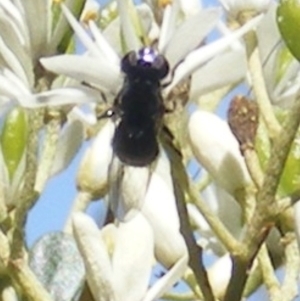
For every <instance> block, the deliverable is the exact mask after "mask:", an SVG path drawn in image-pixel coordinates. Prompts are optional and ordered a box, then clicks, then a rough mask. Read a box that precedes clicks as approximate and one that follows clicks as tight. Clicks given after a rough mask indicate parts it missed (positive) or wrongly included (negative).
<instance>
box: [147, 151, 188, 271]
mask: <svg viewBox="0 0 300 301" xmlns="http://www.w3.org/2000/svg"><path fill="white" fill-rule="evenodd" d="M158 160H159V161H160V160H162V161H164V162H162V163H158V165H159V164H162V165H161V166H163V164H165V165H166V167H167V168H166V172H165V173H164V175H163V176H162V175H161V172H156V170H154V172H153V173H152V175H151V179H150V183H149V187H148V190H147V194H146V198H145V202H144V204H143V207H142V212H143V214H144V215H145V217H146V218H147V220H148V221H149V223H150V224H151V226H152V229H153V231H154V239H155V255H156V258H157V260H158V261H159V262H160V263H162V264H163V265H164V266H165V267H170V266H172V265H173V264H174V263H175V262H176V261H177V260H179V258H181V257H183V256H184V254H185V253H186V252H187V250H186V246H185V243H184V241H183V238H182V236H181V234H180V232H179V216H178V212H177V207H176V202H175V196H174V192H173V186H172V187H170V186H169V185H170V183H172V179H171V174H170V172H168V171H169V170H170V166H169V162H168V159H167V158H166V157H163V156H160V157H159V159H158ZM166 216H167V217H168V218H167V219H166Z"/></svg>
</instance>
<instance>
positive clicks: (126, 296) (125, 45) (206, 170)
mask: <svg viewBox="0 0 300 301" xmlns="http://www.w3.org/2000/svg"><path fill="white" fill-rule="evenodd" d="M277 9H278V3H276V2H274V3H273V2H272V1H270V0H268V1H258V0H256V1H254V0H247V1H246V0H244V1H233V0H231V1H226V0H220V6H219V7H214V8H204V5H201V3H200V1H196V0H188V1H181V0H173V1H150V0H148V1H146V0H145V1H142V3H141V4H138V5H136V4H134V2H133V1H131V0H126V1H124V0H115V1H110V3H109V4H107V5H106V6H105V7H102V6H101V5H100V4H99V3H98V2H97V1H93V0H87V1H85V0H66V1H50V0H38V1H34V0H27V1H23V2H22V1H11V0H2V1H0V24H1V26H0V112H1V116H2V118H3V125H2V129H1V137H0V160H1V164H0V166H1V167H0V182H1V184H0V244H1V246H3V250H0V263H1V264H0V266H1V273H2V270H3V274H4V275H6V277H7V275H9V277H11V278H12V279H13V281H12V282H9V290H7V291H8V292H9V294H13V295H14V296H16V291H17V290H15V288H14V284H12V283H16V287H18V288H20V289H21V290H22V294H23V295H25V296H26V298H27V299H30V300H49V301H50V300H51V298H57V296H59V292H60V291H63V292H64V294H62V295H64V296H67V295H68V298H66V299H65V297H61V300H74V299H76V298H78V294H80V295H81V294H85V292H86V290H87V289H86V287H87V286H88V287H89V290H90V292H91V295H92V297H91V298H93V299H94V300H97V301H98V300H99V301H104V300H105V301H108V300H110V301H120V300H122V301H126V300H128V301H140V300H143V301H152V300H157V299H159V298H161V297H163V298H170V299H174V298H179V299H182V300H184V299H186V298H189V299H194V300H196V299H197V300H198V299H199V300H213V299H214V298H218V299H223V298H224V299H225V300H239V299H240V298H241V294H242V293H243V291H244V294H250V293H251V292H252V291H254V290H255V289H256V287H252V288H251V289H249V290H248V291H245V290H244V286H245V283H246V280H247V278H248V276H249V275H251V276H252V271H253V275H254V276H253V277H255V275H256V274H255V273H254V272H257V271H258V272H261V274H262V279H263V281H264V282H265V283H266V286H267V287H268V288H270V287H271V285H270V282H272V281H273V282H272V283H273V284H274V282H275V288H276V289H278V290H279V288H280V285H279V284H278V283H277V282H276V281H275V280H274V277H275V276H274V272H273V269H274V268H276V267H278V266H280V265H282V264H283V263H284V262H286V269H287V270H288V271H289V272H290V271H291V272H290V273H288V272H287V273H286V275H287V276H286V278H287V279H286V280H285V281H284V283H283V285H282V291H288V289H289V288H291V287H292V285H293V284H295V279H294V278H293V276H291V275H294V274H295V273H296V272H297V271H296V270H295V269H296V267H295V266H299V265H296V264H295V262H296V261H297V260H299V255H297V256H294V257H293V258H296V259H295V261H293V262H292V259H290V256H289V254H295V253H296V252H297V251H298V249H297V248H296V247H295V242H296V240H295V237H294V236H295V234H294V232H293V231H294V229H293V226H291V224H292V221H293V218H292V216H293V214H291V212H288V211H289V210H290V207H291V205H292V204H293V202H294V201H296V200H294V199H298V196H299V192H298V191H299V189H298V185H299V173H300V170H298V167H297V168H296V167H295V166H296V165H297V166H300V165H299V164H298V163H300V162H298V161H299V157H300V156H299V154H298V153H299V147H298V140H299V139H294V138H295V136H296V135H297V133H296V132H297V125H299V122H300V120H299V122H298V121H297V122H298V123H297V122H296V114H295V112H297V101H298V98H299V97H298V90H299V76H298V73H299V65H298V62H297V60H296V59H295V58H294V57H293V56H292V54H291V53H290V52H289V50H288V48H287V47H286V46H285V44H284V43H283V41H282V38H281V35H280V33H279V30H278V29H277V23H276V17H275V14H276V10H277ZM249 12H250V13H249ZM241 16H242V17H241ZM225 19H226V21H224V20H225ZM232 28H234V29H232ZM143 47H151V48H155V49H156V51H157V53H159V54H161V55H163V57H164V58H165V59H166V60H167V62H168V65H169V66H168V67H169V69H170V70H169V73H168V75H167V76H166V78H164V79H163V80H162V81H161V82H159V89H158V90H155V91H158V94H159V95H157V97H160V96H161V98H162V102H163V104H162V106H163V107H164V112H163V114H162V115H163V118H162V120H161V123H162V124H160V125H159V130H158V135H157V137H156V138H155V139H157V141H159V154H158V155H157V157H156V159H155V160H154V162H152V163H151V164H150V165H146V166H132V165H131V164H125V163H124V162H122V160H121V159H120V158H118V156H117V155H116V154H115V148H114V144H113V141H114V137H115V136H114V135H115V131H116V128H117V127H118V125H119V124H120V120H122V118H124V116H123V115H122V112H121V113H119V112H118V110H116V108H115V106H116V105H115V104H116V99H117V101H120V100H119V99H120V97H122V95H120V91H121V89H122V88H124V87H126V84H127V83H128V78H127V75H126V74H124V72H123V71H124V66H121V60H122V58H123V57H124V56H125V55H126V54H127V53H128V52H129V51H138V50H139V49H141V48H143ZM134 63H135V64H139V62H136V61H134ZM144 63H145V62H144ZM149 64H151V62H150V63H149ZM149 78H150V77H149ZM147 84H148V85H149V84H151V81H150V80H149V81H148V82H147ZM156 84H158V83H156ZM137 86H138V85H137ZM236 88H237V90H235V89H236ZM249 90H250V93H251V98H253V100H248V99H247V98H246V97H240V98H238V99H242V100H241V101H239V102H232V104H231V107H230V108H229V115H228V118H229V120H228V122H227V121H225V120H222V119H221V118H220V117H219V116H218V115H217V114H216V113H215V112H214V110H215V109H216V108H217V106H218V105H219V104H220V105H221V107H222V108H223V109H222V110H223V111H225V109H224V102H223V100H224V97H225V96H227V95H230V97H231V96H232V95H234V94H237V93H239V94H241V93H243V94H246V93H248V92H249ZM236 91H238V92H236ZM140 94H141V93H140ZM160 94H161V95H160ZM143 97H145V98H147V95H143ZM249 98H250V97H249ZM121 101H122V100H121ZM249 103H251V105H252V106H255V108H256V109H255V110H253V112H256V113H257V114H256V115H255V113H253V112H252V111H251V112H250V109H249V108H250V106H249ZM275 106H276V108H275ZM291 107H292V108H293V109H292V110H290V111H292V113H293V112H294V115H292V113H290V111H289V108H291ZM118 109H119V108H118ZM226 109H227V108H226ZM298 109H299V108H298ZM119 110H120V111H122V110H121V109H119ZM251 114H253V115H251ZM289 114H290V115H289ZM242 123H245V124H243V126H241V127H240V128H238V130H237V127H238V125H241V124H242ZM233 124H234V125H235V126H233ZM250 127H251V129H252V132H251V134H252V135H251V138H249V137H250V136H249V135H247V131H248V130H249V131H250ZM285 129H288V130H289V133H290V134H289V135H287V137H283V135H281V133H282V131H284V130H285ZM241 136H243V137H242V138H243V139H240V138H241ZM296 138H297V136H296ZM283 139H285V140H283ZM85 141H88V142H89V144H88V146H87V148H86V150H85V153H84V155H83V158H82V159H81V163H80V166H79V170H78V172H77V178H76V180H75V182H76V186H77V196H76V198H75V200H74V204H73V208H72V210H71V212H70V214H69V217H68V219H67V221H66V226H65V229H63V232H64V234H62V233H60V234H59V235H60V236H59V237H58V236H56V234H52V235H49V236H47V234H46V235H45V237H44V239H43V240H42V242H40V243H38V247H35V248H33V249H32V250H26V247H25V245H26V244H25V236H24V231H23V226H24V223H25V221H26V219H27V215H28V212H29V210H30V208H31V207H32V206H33V205H34V204H35V203H36V202H38V201H39V196H40V195H43V194H44V192H45V186H46V184H47V182H48V180H49V179H50V178H51V177H53V176H55V175H56V174H58V173H59V172H61V171H64V170H65V169H66V168H67V167H68V166H69V164H70V163H71V162H72V160H73V158H74V157H75V155H76V154H77V152H78V150H79V149H80V147H81V146H82V145H83V143H84V142H85ZM241 141H242V142H241ZM293 141H294V142H293ZM292 142H293V144H292ZM276 160H277V161H276ZM284 162H286V164H285V165H284ZM194 169H199V170H200V171H201V172H200V174H198V176H196V177H194V178H193V177H191V176H190V173H191V171H192V170H194ZM274 183H275V184H274ZM62 196H63V193H62ZM99 200H100V201H101V202H102V203H103V204H104V205H103V207H105V208H104V209H103V210H104V211H106V215H107V217H106V220H105V221H102V222H101V226H100V227H99V226H98V225H96V222H95V221H94V220H93V219H92V218H91V217H90V216H89V215H88V214H87V213H85V211H86V209H87V207H88V205H89V204H90V203H91V201H99ZM283 211H284V213H282V212H283ZM295 216H296V221H298V220H299V218H297V215H295ZM275 222H276V226H275ZM280 235H281V236H283V237H284V238H287V237H288V238H289V240H287V242H286V245H285V246H280V247H279V246H278V243H279V239H280ZM70 236H71V237H72V238H71V239H70ZM291 236H292V237H291ZM73 238H74V241H73ZM54 239H55V243H58V242H60V244H62V245H66V246H68V247H70V249H69V250H72V254H74V253H75V255H74V258H76V260H77V261H78V258H82V262H80V263H79V264H81V265H82V266H84V267H85V271H82V269H78V273H76V276H75V275H72V267H70V266H69V265H68V263H69V262H70V261H71V260H72V258H73V257H72V258H68V259H67V257H68V256H67V251H66V252H65V253H64V250H63V248H57V250H59V251H57V250H54V249H55V247H53V245H55V243H53V241H54ZM74 242H75V243H74ZM72 243H73V244H74V245H72ZM75 244H76V246H75ZM74 246H75V247H74ZM37 249H38V251H36V250H37ZM199 250H201V252H199ZM267 250H268V251H267ZM296 250H297V251H296ZM78 252H79V253H78ZM211 252H213V253H214V255H215V256H216V258H218V260H216V262H215V264H214V265H213V266H212V267H211V268H209V269H207V270H205V268H204V266H205V265H204V264H203V262H202V258H201V256H200V255H201V254H199V253H202V254H205V256H206V255H207V254H210V253H211ZM268 252H269V253H268ZM291 252H294V253H291ZM27 253H29V256H27V255H28V254H27ZM58 253H59V254H58ZM54 254H55V255H54ZM51 255H53V257H55V258H54V259H53V260H56V263H57V264H56V265H57V266H56V265H55V264H52V265H51V264H50V262H52V261H51V260H52V258H51ZM77 255H78V256H77ZM28 258H29V259H28ZM204 258H205V257H204ZM256 258H257V259H258V260H256ZM59 259H61V262H62V263H61V265H60V264H59V263H58V262H59ZM271 259H272V260H273V262H272V263H271ZM11 262H12V263H13V264H10V263H11ZM16 262H22V265H18V264H17V263H16ZM233 263H234V264H235V266H236V267H237V268H236V269H232V266H233ZM74 264H76V263H75V262H74ZM272 264H273V265H274V267H273V266H272ZM158 265H162V266H163V267H164V268H165V269H166V272H164V273H163V275H162V276H161V277H159V278H158V279H155V280H153V277H152V276H153V275H154V274H155V272H154V271H156V269H157V267H158ZM29 266H31V268H29ZM250 268H251V272H249V271H250ZM20 269H21V272H22V273H20ZM57 273H63V274H65V276H66V279H69V278H68V277H70V278H72V285H70V286H69V287H68V286H67V285H65V284H63V282H64V281H62V280H60V282H61V283H57V279H61V278H57V277H58V276H57ZM20 274H21V275H20ZM77 277H78V278H77ZM272 277H273V278H272ZM75 278H76V279H75ZM241 279H242V280H241ZM270 279H271V280H270ZM85 280H86V282H85ZM180 280H183V281H184V282H185V283H186V284H187V285H188V289H189V292H188V293H187V294H186V293H184V294H183V293H181V292H176V293H173V292H172V291H173V290H172V288H173V287H174V286H175V284H176V283H177V282H178V281H180ZM254 280H256V279H254ZM70 283H71V282H70ZM150 284H151V285H150ZM233 287H234V288H235V289H233ZM292 288H293V289H294V287H292ZM276 289H275V291H276ZM251 290H252V291H251ZM233 291H234V292H233ZM292 291H293V292H294V290H292ZM269 293H270V296H271V299H272V298H273V297H274V296H273V294H274V290H272V289H270V290H269ZM76 294H77V295H76ZM293 296H294V293H293V294H292V293H291V298H290V299H289V300H292V297H293ZM16 298H17V297H16ZM272 300H273V299H272Z"/></svg>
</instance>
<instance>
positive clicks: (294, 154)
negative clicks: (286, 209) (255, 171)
mask: <svg viewBox="0 0 300 301" xmlns="http://www.w3.org/2000/svg"><path fill="white" fill-rule="evenodd" d="M276 117H277V119H278V120H279V122H280V123H283V122H284V120H285V118H286V117H287V110H283V109H277V110H276ZM255 149H256V151H257V154H258V157H259V161H260V164H261V166H262V169H263V170H264V171H265V169H266V165H267V162H268V160H269V158H270V151H271V142H270V140H269V138H268V134H267V130H266V128H265V126H264V125H263V124H262V123H260V125H259V127H258V131H257V136H256V141H255ZM299 189H300V130H298V133H297V135H296V138H295V140H294V142H293V144H292V147H291V150H290V153H289V155H288V158H287V160H286V163H285V166H284V169H283V172H282V175H281V178H280V182H279V186H278V190H277V194H278V196H279V197H281V198H282V197H286V196H289V195H292V194H293V193H295V192H297V191H299Z"/></svg>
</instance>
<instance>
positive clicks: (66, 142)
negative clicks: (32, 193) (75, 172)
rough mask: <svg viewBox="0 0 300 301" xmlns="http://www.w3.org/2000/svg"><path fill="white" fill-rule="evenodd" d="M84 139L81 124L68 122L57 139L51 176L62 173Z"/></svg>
mask: <svg viewBox="0 0 300 301" xmlns="http://www.w3.org/2000/svg"><path fill="white" fill-rule="evenodd" d="M83 139H84V129H83V125H82V123H81V122H79V121H77V120H75V121H72V122H68V123H67V125H66V126H65V128H64V130H63V132H62V134H61V135H60V137H59V140H58V145H57V149H58V152H57V153H56V155H55V158H54V160H53V165H52V168H51V176H54V175H55V174H58V173H59V172H61V171H63V170H64V169H65V168H67V166H68V165H69V164H70V163H71V161H72V159H73V158H74V156H75V155H76V153H77V152H78V150H79V148H80V147H81V145H82V142H83Z"/></svg>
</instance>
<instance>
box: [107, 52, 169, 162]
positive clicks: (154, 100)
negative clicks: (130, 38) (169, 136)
mask: <svg viewBox="0 0 300 301" xmlns="http://www.w3.org/2000/svg"><path fill="white" fill-rule="evenodd" d="M121 69H122V71H123V72H124V73H125V79H124V84H123V87H122V89H121V91H120V93H119V95H118V97H117V98H116V100H115V102H114V106H113V113H114V114H115V115H116V116H117V117H119V123H118V124H117V127H116V130H115V134H114V137H113V142H112V146H113V149H114V152H115V154H116V156H117V157H118V158H119V159H120V160H121V161H122V162H123V163H125V164H128V165H131V166H147V165H149V164H151V163H152V162H153V161H154V160H155V158H156V157H157V155H158V142H157V134H158V131H159V127H160V124H161V120H162V116H163V114H164V105H163V99H162V95H161V80H162V79H163V78H164V77H165V76H166V75H167V74H168V72H169V65H168V62H167V61H166V59H165V58H164V57H163V56H162V55H159V54H158V53H157V52H155V51H154V50H153V49H152V48H142V49H141V50H139V51H138V52H135V51H131V52H129V53H128V54H126V55H125V56H124V58H123V59H122V61H121Z"/></svg>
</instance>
